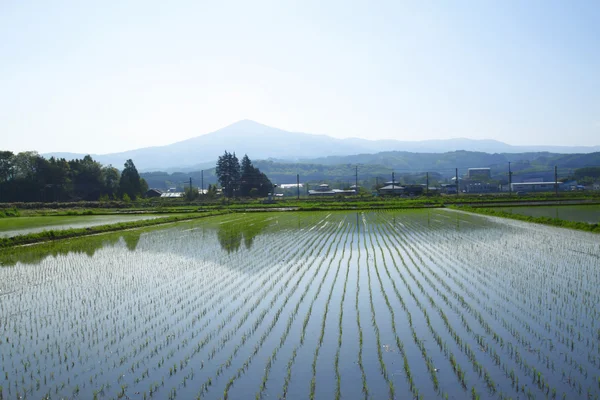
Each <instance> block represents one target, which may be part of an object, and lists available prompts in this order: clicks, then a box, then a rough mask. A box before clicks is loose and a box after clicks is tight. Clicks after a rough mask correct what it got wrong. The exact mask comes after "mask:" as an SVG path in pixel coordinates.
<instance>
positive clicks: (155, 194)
mask: <svg viewBox="0 0 600 400" xmlns="http://www.w3.org/2000/svg"><path fill="white" fill-rule="evenodd" d="M161 195H162V191H161V190H158V189H150V190H148V191H147V192H146V194H145V197H147V198H154V197H160V196H161Z"/></svg>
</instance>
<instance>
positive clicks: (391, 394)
mask: <svg viewBox="0 0 600 400" xmlns="http://www.w3.org/2000/svg"><path fill="white" fill-rule="evenodd" d="M368 236H369V242H370V244H371V249H372V250H373V254H372V256H373V266H374V268H375V269H377V252H376V251H375V247H374V244H373V235H372V230H371V229H369V231H368ZM363 241H364V246H365V250H366V253H367V255H366V263H365V266H366V269H367V285H368V287H369V305H370V308H371V325H372V326H373V330H374V331H375V341H376V343H377V358H378V361H379V370H380V372H381V374H382V375H383V379H385V382H386V384H387V386H388V389H389V398H391V399H393V398H395V397H396V390H395V388H394V383H393V382H392V381H391V380H390V378H389V376H388V372H387V368H386V365H385V362H384V361H383V345H382V344H381V335H380V333H379V327H378V326H377V318H376V313H375V306H374V304H373V290H372V287H373V285H372V283H371V265H370V263H369V259H370V257H369V246H368V244H367V234H365V235H363Z"/></svg>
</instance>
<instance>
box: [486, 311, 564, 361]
mask: <svg viewBox="0 0 600 400" xmlns="http://www.w3.org/2000/svg"><path fill="white" fill-rule="evenodd" d="M489 311H490V312H492V310H491V308H490V309H489ZM494 315H495V316H496V318H497V311H496V312H495V314H494ZM520 337H523V336H520ZM541 340H547V339H546V338H542V339H541ZM549 343H550V344H549V347H550V350H552V347H553V345H552V342H549ZM529 347H530V346H529ZM526 348H527V347H526ZM543 357H544V359H545V360H546V361H545V363H546V364H550V361H549V360H550V357H549V356H543ZM553 363H554V362H552V364H553ZM529 368H531V367H529ZM548 368H550V367H549V366H548Z"/></svg>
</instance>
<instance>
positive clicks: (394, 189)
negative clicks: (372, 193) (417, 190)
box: [379, 182, 405, 195]
mask: <svg viewBox="0 0 600 400" xmlns="http://www.w3.org/2000/svg"><path fill="white" fill-rule="evenodd" d="M386 183H388V182H386ZM404 189H405V188H404V186H400V185H398V184H397V183H394V184H393V185H385V186H384V187H380V188H379V194H381V195H399V194H405V191H404Z"/></svg>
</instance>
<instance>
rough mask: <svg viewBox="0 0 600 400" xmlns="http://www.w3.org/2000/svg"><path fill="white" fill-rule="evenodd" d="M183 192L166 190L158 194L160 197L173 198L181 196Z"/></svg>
mask: <svg viewBox="0 0 600 400" xmlns="http://www.w3.org/2000/svg"><path fill="white" fill-rule="evenodd" d="M183 194H184V193H183V192H166V193H163V194H161V195H160V198H161V199H164V198H169V199H173V198H179V197H183Z"/></svg>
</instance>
